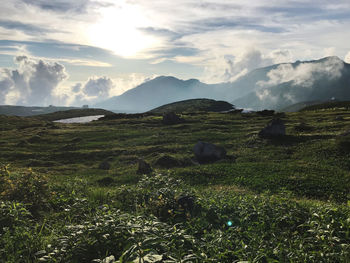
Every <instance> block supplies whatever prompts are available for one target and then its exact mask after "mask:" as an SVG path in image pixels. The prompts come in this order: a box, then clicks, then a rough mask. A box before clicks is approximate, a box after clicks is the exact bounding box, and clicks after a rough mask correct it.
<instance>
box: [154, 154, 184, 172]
mask: <svg viewBox="0 0 350 263" xmlns="http://www.w3.org/2000/svg"><path fill="white" fill-rule="evenodd" d="M155 165H157V166H160V167H162V168H167V169H169V168H172V167H178V166H181V163H180V162H179V160H177V159H175V158H174V157H172V156H169V155H163V156H161V157H159V158H158V160H157V161H156V162H155Z"/></svg>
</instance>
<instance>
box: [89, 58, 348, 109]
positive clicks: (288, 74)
mask: <svg viewBox="0 0 350 263" xmlns="http://www.w3.org/2000/svg"><path fill="white" fill-rule="evenodd" d="M348 86H349V87H350V65H349V64H347V63H345V62H344V61H342V60H341V59H340V58H338V57H336V56H330V57H324V58H321V59H318V60H308V61H299V60H298V61H295V62H293V63H280V64H274V65H270V66H267V67H262V68H257V69H254V70H252V71H250V72H248V73H247V74H246V75H244V76H241V77H240V78H238V79H237V80H236V81H234V82H222V83H217V84H206V83H203V82H201V81H199V80H198V79H188V80H181V79H178V78H176V77H173V76H159V77H156V78H154V79H152V80H149V81H146V82H144V83H142V84H140V85H138V86H137V87H135V88H133V89H131V90H128V91H126V92H125V93H123V94H121V95H119V96H115V97H112V98H109V99H108V100H106V101H103V102H100V103H97V104H95V105H94V107H98V108H104V109H107V110H119V111H125V112H145V111H149V110H151V109H154V108H156V107H159V106H161V105H164V104H168V103H172V102H176V101H182V100H188V99H197V98H207V99H214V100H224V101H228V102H230V103H232V104H234V105H236V106H238V107H241V108H250V109H253V110H261V109H265V108H269V109H275V110H279V109H281V108H285V107H287V106H289V105H292V104H296V103H299V102H302V101H314V100H322V101H324V100H329V99H330V98H331V97H337V98H343V97H344V99H350V91H349V90H348V89H347V87H348Z"/></svg>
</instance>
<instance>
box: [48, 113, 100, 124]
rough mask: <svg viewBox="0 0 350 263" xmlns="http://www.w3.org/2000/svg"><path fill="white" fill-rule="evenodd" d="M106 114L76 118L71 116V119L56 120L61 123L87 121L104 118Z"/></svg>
mask: <svg viewBox="0 0 350 263" xmlns="http://www.w3.org/2000/svg"><path fill="white" fill-rule="evenodd" d="M104 116H105V115H94V116H85V117H76V118H70V119H62V120H57V121H54V122H60V123H87V122H91V121H96V120H98V119H99V118H102V117H104Z"/></svg>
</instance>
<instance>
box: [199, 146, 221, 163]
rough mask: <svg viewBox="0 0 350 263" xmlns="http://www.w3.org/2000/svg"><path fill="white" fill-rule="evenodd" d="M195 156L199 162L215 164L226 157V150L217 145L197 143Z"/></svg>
mask: <svg viewBox="0 0 350 263" xmlns="http://www.w3.org/2000/svg"><path fill="white" fill-rule="evenodd" d="M193 151H194V155H195V156H196V159H197V160H198V161H199V162H202V163H205V162H215V161H218V160H220V159H223V158H225V157H226V150H225V149H224V148H223V147H221V146H217V145H215V144H211V143H207V142H201V141H199V142H197V144H196V145H195V146H194V147H193Z"/></svg>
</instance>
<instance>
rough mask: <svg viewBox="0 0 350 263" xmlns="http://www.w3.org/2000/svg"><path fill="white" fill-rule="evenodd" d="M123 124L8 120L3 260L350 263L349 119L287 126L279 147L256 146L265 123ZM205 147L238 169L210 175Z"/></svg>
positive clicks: (146, 120) (241, 117) (317, 117)
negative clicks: (200, 149)
mask: <svg viewBox="0 0 350 263" xmlns="http://www.w3.org/2000/svg"><path fill="white" fill-rule="evenodd" d="M281 116H282V115H281ZM122 117H123V118H111V119H109V118H106V119H105V120H99V121H95V122H92V123H87V124H81V125H71V124H64V125H63V124H60V123H55V124H54V123H52V122H47V121H41V120H39V119H38V118H31V117H26V118H23V117H12V116H11V117H9V116H0V121H1V124H2V125H1V129H0V164H2V165H1V166H0V175H1V176H0V182H1V183H0V204H1V209H0V215H1V226H2V228H1V229H0V234H1V235H2V237H3V238H1V239H0V247H5V248H7V249H0V258H1V259H4V261H5V262H21V261H26V262H44V261H47V262H92V261H93V260H95V261H96V262H98V261H97V259H98V260H100V261H102V260H103V259H106V258H107V257H108V258H109V259H111V258H112V256H113V258H115V259H117V260H119V259H120V260H121V262H132V261H135V258H137V257H139V256H140V253H141V252H140V250H138V249H137V248H138V247H139V248H140V249H142V251H144V252H145V253H146V254H145V255H144V254H142V255H141V256H142V257H143V258H148V259H150V258H152V260H153V261H154V259H158V261H160V262H161V261H163V262H164V261H165V260H168V259H169V257H170V256H171V258H173V259H174V260H173V261H170V262H180V261H181V260H182V261H185V260H184V259H186V260H187V261H188V260H189V259H191V261H192V262H223V263H225V262H235V261H248V262H250V261H251V262H254V261H256V260H257V259H259V261H262V262H268V260H270V261H271V262H272V261H274V262H304V261H307V262H346V261H347V259H348V258H350V257H349V256H350V246H349V244H350V237H349V231H348V230H349V229H350V221H349V218H350V207H349V205H348V202H349V198H350V195H349V189H350V174H349V167H350V162H349V160H350V151H349V149H350V147H349V145H350V137H349V136H350V135H349V134H348V133H347V132H348V131H349V127H350V112H349V111H348V110H345V109H344V108H340V109H339V108H334V109H325V110H322V111H303V112H295V113H286V114H285V115H283V121H284V122H285V124H286V133H287V135H286V136H283V137H278V138H270V139H263V138H260V137H259V136H258V133H259V131H260V130H261V129H262V128H263V127H265V126H266V124H267V123H268V122H270V121H271V118H272V117H271V116H263V115H261V114H260V115H259V114H257V113H246V114H230V113H215V112H210V113H205V112H197V113H196V114H192V113H183V114H182V118H184V119H185V120H186V122H184V123H180V124H176V125H172V126H168V125H163V124H162V119H161V117H160V116H159V115H158V114H154V115H152V114H151V113H147V114H144V115H143V114H140V115H137V116H134V115H123V116H122ZM339 117H341V120H339ZM346 134H347V135H346ZM198 141H204V142H209V143H214V144H216V145H218V146H222V147H224V149H225V150H226V152H227V155H226V158H223V159H222V160H220V161H218V162H212V163H201V164H199V163H198V162H197V161H196V159H195V156H194V151H193V147H194V145H195V144H196V143H197V142H198ZM140 159H143V160H144V161H146V162H147V163H148V164H150V166H151V169H152V171H149V170H148V171H147V172H144V170H143V171H142V172H141V173H140V172H138V171H139V162H140V161H139V160H140ZM147 173H149V174H148V175H147ZM53 233H54V235H53ZM10 248H15V249H10ZM43 248H45V250H44V249H43ZM276 248H278V249H276ZM133 249H134V250H133ZM142 253H143V252H142ZM260 259H261V260H260ZM265 260H267V261H265Z"/></svg>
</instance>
